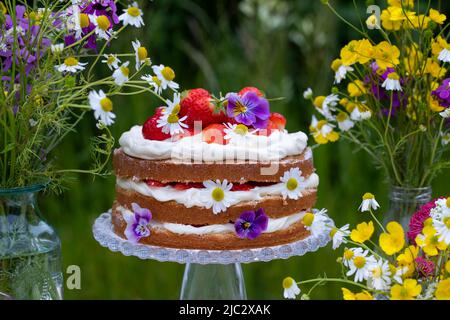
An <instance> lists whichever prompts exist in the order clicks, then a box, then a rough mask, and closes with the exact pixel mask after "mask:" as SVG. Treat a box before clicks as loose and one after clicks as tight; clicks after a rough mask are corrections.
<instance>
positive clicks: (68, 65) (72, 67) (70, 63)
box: [55, 57, 87, 73]
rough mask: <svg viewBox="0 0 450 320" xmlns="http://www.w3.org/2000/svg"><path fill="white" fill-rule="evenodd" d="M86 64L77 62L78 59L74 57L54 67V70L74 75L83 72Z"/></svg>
mask: <svg viewBox="0 0 450 320" xmlns="http://www.w3.org/2000/svg"><path fill="white" fill-rule="evenodd" d="M86 65H87V63H82V62H79V61H78V59H76V58H74V57H68V58H66V59H65V60H64V63H63V64H60V65H58V66H55V68H56V70H58V71H59V72H71V73H76V72H78V71H82V70H84V67H85V66H86Z"/></svg>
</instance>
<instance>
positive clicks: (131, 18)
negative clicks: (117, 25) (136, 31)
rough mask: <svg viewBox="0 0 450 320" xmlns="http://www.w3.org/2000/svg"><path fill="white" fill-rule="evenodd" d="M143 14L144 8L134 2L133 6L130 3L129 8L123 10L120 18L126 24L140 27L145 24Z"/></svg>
mask: <svg viewBox="0 0 450 320" xmlns="http://www.w3.org/2000/svg"><path fill="white" fill-rule="evenodd" d="M142 15H143V13H142V10H141V9H140V8H139V7H138V4H137V2H133V4H132V5H131V6H130V5H129V6H128V8H127V9H124V10H123V13H122V14H121V15H120V16H119V20H120V21H122V22H123V25H124V26H127V25H131V26H134V27H136V28H140V27H142V26H143V25H144V20H143V19H142Z"/></svg>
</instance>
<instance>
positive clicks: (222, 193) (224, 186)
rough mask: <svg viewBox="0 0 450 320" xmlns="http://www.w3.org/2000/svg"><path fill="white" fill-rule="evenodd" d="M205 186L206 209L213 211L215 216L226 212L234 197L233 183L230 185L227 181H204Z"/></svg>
mask: <svg viewBox="0 0 450 320" xmlns="http://www.w3.org/2000/svg"><path fill="white" fill-rule="evenodd" d="M203 185H204V186H205V190H203V193H204V204H205V206H206V208H208V209H210V208H212V209H213V213H214V214H218V213H220V212H222V211H226V210H227V208H228V207H229V206H231V203H232V200H233V195H232V194H231V191H230V190H231V188H232V187H233V184H232V183H228V181H227V180H226V179H225V180H223V181H222V182H220V180H216V182H214V181H212V180H208V181H204V182H203Z"/></svg>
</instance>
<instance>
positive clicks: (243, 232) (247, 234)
mask: <svg viewBox="0 0 450 320" xmlns="http://www.w3.org/2000/svg"><path fill="white" fill-rule="evenodd" d="M268 223H269V218H268V217H267V215H266V213H265V212H264V209H263V208H259V209H258V210H256V212H255V211H244V212H242V214H241V215H240V217H239V218H238V219H237V220H236V221H235V223H234V229H235V231H236V234H237V236H238V237H239V238H242V239H244V238H247V239H250V240H252V239H255V238H256V237H258V236H259V235H260V234H261V233H262V232H263V231H266V230H267V225H268Z"/></svg>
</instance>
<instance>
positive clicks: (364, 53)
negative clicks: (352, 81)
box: [357, 39, 374, 64]
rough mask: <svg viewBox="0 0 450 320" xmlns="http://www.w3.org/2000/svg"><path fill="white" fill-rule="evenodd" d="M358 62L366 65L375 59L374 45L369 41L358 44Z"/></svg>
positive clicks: (364, 40)
mask: <svg viewBox="0 0 450 320" xmlns="http://www.w3.org/2000/svg"><path fill="white" fill-rule="evenodd" d="M357 50H358V62H359V63H360V64H365V63H367V62H369V61H370V60H372V59H373V55H374V48H373V45H372V43H370V41H369V40H367V39H361V40H359V43H358V48H357Z"/></svg>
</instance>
